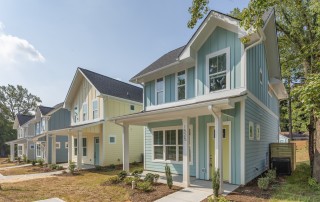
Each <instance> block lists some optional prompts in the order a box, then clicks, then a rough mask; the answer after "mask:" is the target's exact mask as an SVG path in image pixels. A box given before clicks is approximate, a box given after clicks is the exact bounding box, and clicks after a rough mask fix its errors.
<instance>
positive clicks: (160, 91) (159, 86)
mask: <svg viewBox="0 0 320 202" xmlns="http://www.w3.org/2000/svg"><path fill="white" fill-rule="evenodd" d="M156 100H157V104H158V105H159V104H163V103H164V81H163V78H160V79H157V82H156Z"/></svg>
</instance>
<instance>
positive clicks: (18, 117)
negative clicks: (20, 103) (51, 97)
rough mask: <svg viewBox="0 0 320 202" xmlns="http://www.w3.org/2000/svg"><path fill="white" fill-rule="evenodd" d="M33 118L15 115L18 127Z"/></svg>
mask: <svg viewBox="0 0 320 202" xmlns="http://www.w3.org/2000/svg"><path fill="white" fill-rule="evenodd" d="M33 118H34V116H32V115H24V114H17V119H18V122H19V125H20V126H22V125H23V124H25V123H27V122H28V121H30V120H31V119H33Z"/></svg>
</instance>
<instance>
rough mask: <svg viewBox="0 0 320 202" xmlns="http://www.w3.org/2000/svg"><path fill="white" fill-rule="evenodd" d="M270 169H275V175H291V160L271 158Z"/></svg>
mask: <svg viewBox="0 0 320 202" xmlns="http://www.w3.org/2000/svg"><path fill="white" fill-rule="evenodd" d="M271 168H272V169H276V172H277V175H291V172H292V169H291V160H290V158H288V157H282V158H279V157H273V158H271Z"/></svg>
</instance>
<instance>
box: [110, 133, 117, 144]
mask: <svg viewBox="0 0 320 202" xmlns="http://www.w3.org/2000/svg"><path fill="white" fill-rule="evenodd" d="M112 137H113V138H114V142H111V141H110V138H112ZM108 140H109V144H116V143H117V138H116V136H115V135H109V136H108Z"/></svg>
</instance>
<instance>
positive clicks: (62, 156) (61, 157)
mask: <svg viewBox="0 0 320 202" xmlns="http://www.w3.org/2000/svg"><path fill="white" fill-rule="evenodd" d="M56 142H60V149H56V163H67V162H68V148H66V147H65V143H66V142H68V136H56ZM48 157H49V158H48V161H49V163H52V137H49V155H48Z"/></svg>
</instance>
